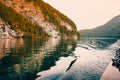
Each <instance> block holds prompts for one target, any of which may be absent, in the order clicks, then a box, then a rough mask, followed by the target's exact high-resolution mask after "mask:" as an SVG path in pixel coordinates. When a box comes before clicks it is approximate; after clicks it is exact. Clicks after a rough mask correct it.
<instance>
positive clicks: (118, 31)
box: [79, 15, 120, 38]
mask: <svg viewBox="0 0 120 80" xmlns="http://www.w3.org/2000/svg"><path fill="white" fill-rule="evenodd" d="M79 34H80V36H81V37H109V38H110V37H112V38H120V15H118V16H115V17H113V18H112V19H111V20H110V21H108V22H107V23H106V24H104V25H102V26H99V27H96V28H93V29H86V30H80V31H79Z"/></svg>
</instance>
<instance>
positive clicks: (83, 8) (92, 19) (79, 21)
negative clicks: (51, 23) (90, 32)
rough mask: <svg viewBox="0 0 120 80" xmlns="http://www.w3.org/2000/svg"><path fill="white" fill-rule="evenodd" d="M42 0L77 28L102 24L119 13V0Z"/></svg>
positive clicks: (87, 27) (90, 27)
mask: <svg viewBox="0 0 120 80" xmlns="http://www.w3.org/2000/svg"><path fill="white" fill-rule="evenodd" d="M44 1H45V2H47V3H48V4H50V5H51V6H52V7H54V8H56V9H57V10H59V11H60V12H61V13H63V14H65V15H66V16H68V17H69V18H70V19H71V20H72V21H73V22H74V23H75V24H76V26H77V29H78V30H82V29H92V28H95V27H98V26H101V25H104V24H105V23H107V22H108V21H109V20H111V19H112V18H113V17H115V16H118V15H120V5H119V3H120V0H111V1H109V0H106V1H104V0H99V1H96V0H92V1H88V0H84V1H82V0H75V1H68V0H66V1H64V0H44ZM61 5H62V6H61Z"/></svg>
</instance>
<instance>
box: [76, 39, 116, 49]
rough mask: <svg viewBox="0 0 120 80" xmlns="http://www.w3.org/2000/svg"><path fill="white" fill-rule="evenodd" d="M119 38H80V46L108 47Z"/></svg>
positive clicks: (88, 47) (89, 47)
mask: <svg viewBox="0 0 120 80" xmlns="http://www.w3.org/2000/svg"><path fill="white" fill-rule="evenodd" d="M117 40H118V39H116V38H109V39H108V38H80V40H79V42H78V43H79V45H78V46H80V47H83V48H86V49H91V48H92V49H97V50H98V49H100V50H103V49H106V48H107V47H109V45H111V44H113V43H115V42H116V41H117Z"/></svg>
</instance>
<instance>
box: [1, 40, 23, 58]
mask: <svg viewBox="0 0 120 80" xmlns="http://www.w3.org/2000/svg"><path fill="white" fill-rule="evenodd" d="M23 44H24V43H23V39H14V38H10V39H0V59H1V58H2V57H4V56H6V55H7V54H8V53H11V52H12V50H13V49H16V50H15V51H18V49H19V48H21V47H22V46H23Z"/></svg>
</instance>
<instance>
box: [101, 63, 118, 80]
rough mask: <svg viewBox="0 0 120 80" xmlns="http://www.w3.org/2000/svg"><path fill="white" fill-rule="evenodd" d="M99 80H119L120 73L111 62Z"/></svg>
mask: <svg viewBox="0 0 120 80" xmlns="http://www.w3.org/2000/svg"><path fill="white" fill-rule="evenodd" d="M100 80H120V71H119V70H118V69H117V68H116V67H114V66H112V61H111V62H110V64H109V65H108V67H107V68H106V70H105V71H104V73H103V75H102V76H101V78H100Z"/></svg>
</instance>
